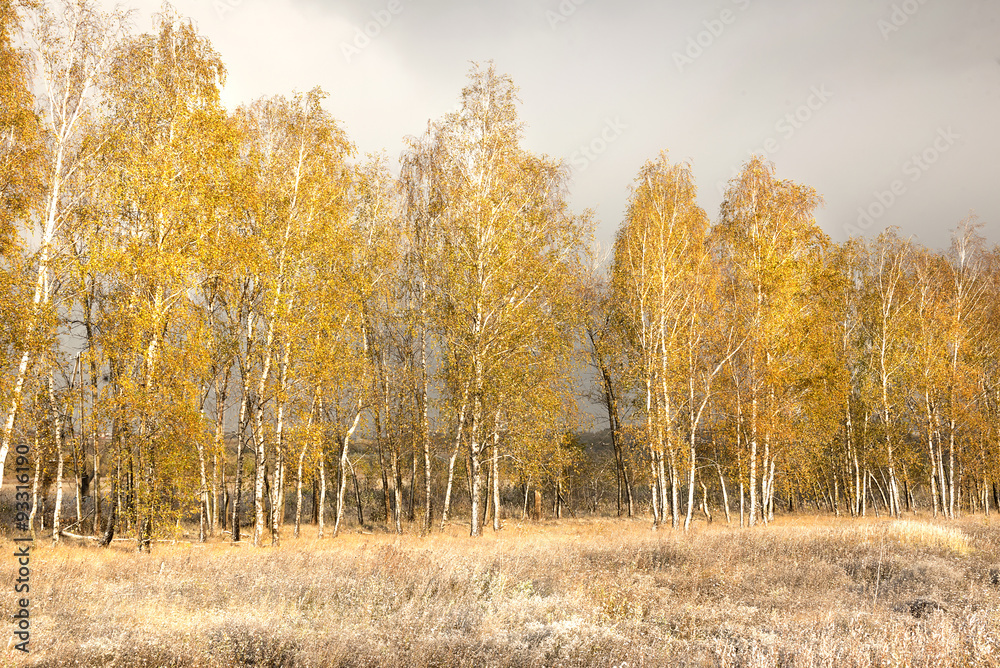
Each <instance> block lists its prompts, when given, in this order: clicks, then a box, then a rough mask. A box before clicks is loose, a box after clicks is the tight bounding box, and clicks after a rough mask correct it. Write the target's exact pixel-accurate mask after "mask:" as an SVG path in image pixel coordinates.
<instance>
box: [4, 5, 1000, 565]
mask: <svg viewBox="0 0 1000 668" xmlns="http://www.w3.org/2000/svg"><path fill="white" fill-rule="evenodd" d="M0 61H2V63H3V67H2V69H0V71H2V75H0V77H2V80H0V96H2V100H3V104H2V107H0V136H2V138H3V139H2V143H0V187H2V191H0V250H2V266H0V281H2V282H3V285H2V289H0V294H2V295H3V299H2V301H0V311H2V316H3V317H2V322H3V323H4V324H3V326H2V327H0V346H2V347H3V350H4V355H3V358H2V367H0V374H2V376H0V402H2V403H0V409H2V411H3V412H2V415H0V419H2V420H3V423H2V425H0V427H2V433H0V438H2V440H0V471H2V467H4V466H5V465H6V466H7V467H8V468H9V467H10V466H11V460H12V458H15V457H16V458H17V465H18V467H22V466H28V467H30V468H31V469H32V470H33V471H34V475H33V476H32V480H33V489H32V494H31V502H30V512H26V513H25V515H26V517H24V518H19V522H18V523H19V525H21V526H22V528H24V529H27V530H31V531H33V532H34V531H42V530H45V528H47V529H49V530H51V535H52V537H53V539H54V540H56V541H58V540H59V539H60V536H64V535H84V534H86V535H92V536H95V537H96V538H97V539H98V540H99V541H100V542H102V543H103V544H105V545H106V544H108V543H109V542H110V541H111V540H112V539H113V538H114V536H116V535H119V536H124V537H128V538H129V539H130V540H134V541H136V543H137V545H138V546H139V548H140V549H147V550H148V549H149V547H150V544H151V542H152V541H153V540H155V539H156V538H157V537H162V536H167V535H175V534H176V532H177V530H178V527H180V526H181V522H188V521H191V520H196V521H197V523H198V525H199V535H200V538H201V539H203V540H204V539H205V538H206V537H208V536H210V535H213V534H219V533H223V532H224V533H226V535H228V536H229V538H230V539H231V540H234V541H238V540H241V539H243V538H244V537H246V538H249V539H251V540H252V541H253V543H254V544H255V545H261V544H264V543H266V542H270V543H274V542H277V541H278V540H279V538H280V536H281V535H282V531H283V528H284V527H285V525H286V524H290V525H292V529H291V530H292V531H293V533H294V535H299V533H300V531H301V530H302V524H303V522H304V521H308V520H309V519H310V515H311V519H312V521H313V522H314V523H315V524H316V525H317V527H316V530H317V531H318V535H319V536H321V537H322V536H323V535H324V532H327V531H328V532H329V533H332V535H334V536H336V535H337V533H338V532H339V531H341V530H342V529H343V527H344V526H345V524H346V523H347V522H348V517H347V514H348V513H347V508H348V507H349V506H350V505H352V503H353V505H354V506H355V509H356V511H357V514H358V518H357V519H358V521H359V522H360V523H362V524H364V523H365V513H366V512H367V514H368V517H369V519H372V518H375V517H378V518H379V519H380V521H383V522H385V524H386V525H387V526H389V527H390V528H391V529H393V530H395V531H402V527H403V522H404V520H405V521H410V522H414V523H418V524H419V526H420V527H421V528H422V529H423V530H424V531H430V530H431V529H432V528H433V527H435V526H442V527H443V526H444V525H446V524H447V523H448V522H449V521H453V520H454V516H455V514H456V512H458V511H461V513H462V514H463V515H464V516H465V517H467V518H468V522H469V526H470V532H471V533H472V534H473V535H478V534H480V533H481V532H482V531H483V527H484V525H486V524H488V523H490V522H492V525H493V528H494V529H495V530H499V529H500V528H501V522H502V518H503V514H504V512H505V509H504V506H505V505H506V506H507V510H506V512H516V511H515V510H514V509H513V507H512V504H516V505H521V512H522V514H525V513H527V509H528V507H529V501H530V500H531V499H530V492H531V491H532V490H544V491H545V494H546V497H547V498H551V499H552V504H553V511H554V512H555V513H556V515H557V516H558V515H561V514H562V513H563V509H564V508H566V507H568V508H569V509H570V510H572V508H573V507H574V504H576V503H583V502H584V501H583V500H584V499H587V501H586V503H587V504H588V505H589V507H590V508H591V509H592V510H593V511H597V510H599V508H600V499H602V498H604V495H605V492H606V491H607V490H608V489H609V488H611V487H613V494H612V493H610V492H609V493H608V494H607V495H606V496H607V497H608V498H610V497H611V496H614V497H615V502H614V503H615V510H616V512H617V513H618V514H619V515H625V514H627V515H629V516H631V515H633V514H637V513H641V512H645V511H647V510H648V512H649V513H650V514H651V516H652V519H653V522H654V524H655V525H660V524H665V523H667V522H669V523H670V525H671V526H680V525H683V527H684V528H688V527H689V526H690V524H691V522H692V518H693V514H694V512H695V510H696V509H697V508H698V506H699V497H700V506H701V510H702V512H704V514H705V515H706V516H710V512H711V511H710V503H711V504H712V505H714V506H716V507H719V506H721V507H722V508H723V509H724V510H725V514H726V518H727V520H730V519H731V518H730V512H731V504H735V503H736V501H735V496H737V495H738V497H739V502H738V503H739V509H740V521H741V523H746V524H748V525H751V526H752V525H754V524H756V523H758V522H767V521H769V520H770V519H771V518H772V517H773V514H774V511H775V505H776V503H777V504H778V505H779V506H781V505H782V504H784V505H786V506H788V507H789V508H794V507H795V506H796V505H801V504H803V503H815V504H825V505H827V506H828V507H829V508H830V510H831V511H834V512H838V513H839V512H849V513H850V514H852V515H864V514H866V513H867V512H869V510H872V511H874V512H886V513H889V514H892V515H895V516H899V515H901V514H902V513H903V512H905V511H906V510H909V509H912V508H913V507H914V506H915V505H916V504H922V505H925V506H928V507H929V508H932V509H933V510H932V512H933V513H934V514H939V513H940V514H943V515H945V516H948V517H952V516H954V515H955V514H957V513H959V512H962V511H963V509H967V510H977V509H982V510H984V511H986V512H988V511H989V508H990V503H991V499H992V503H993V504H994V505H996V503H997V499H996V495H997V490H996V474H997V471H996V461H997V454H998V453H997V447H998V441H1000V434H998V424H1000V423H998V420H997V412H998V410H1000V378H998V368H997V343H998V335H1000V318H998V314H997V308H998V306H997V305H998V303H1000V299H998V298H997V297H998V295H997V291H998V288H1000V282H998V252H997V250H996V249H992V250H991V249H988V248H987V247H986V245H985V242H984V241H983V239H982V238H981V236H980V235H979V232H978V230H979V229H980V225H979V224H978V223H977V222H976V221H975V220H974V219H971V218H970V219H969V220H966V221H963V222H962V223H960V224H959V225H958V227H957V228H956V229H955V232H954V241H953V244H952V247H951V248H950V249H949V250H947V251H931V250H927V249H924V248H921V247H919V246H917V245H915V244H914V243H913V242H911V241H909V240H905V239H901V238H900V237H899V236H898V235H897V233H896V232H895V231H893V230H888V231H886V232H884V233H883V234H881V235H880V236H879V237H878V238H877V239H875V240H871V241H865V240H863V239H852V240H849V241H848V242H846V243H843V244H833V243H831V241H830V240H829V238H828V237H827V236H826V235H825V234H824V233H823V232H822V230H820V229H819V227H818V226H817V225H816V223H815V220H814V216H813V212H814V210H815V208H816V207H817V206H819V205H820V203H821V198H820V197H819V196H818V195H817V193H816V192H815V191H814V190H813V189H812V188H809V187H806V186H803V185H799V184H796V183H794V182H791V181H787V180H778V179H777V177H776V176H775V173H774V167H773V165H771V164H770V163H767V162H766V161H764V160H763V159H761V158H753V159H751V160H750V161H748V162H747V163H746V165H744V168H743V170H742V172H741V174H740V175H739V176H737V177H736V178H734V179H733V180H732V181H731V182H730V183H729V186H728V189H727V191H726V193H725V197H724V201H723V204H722V206H721V209H720V212H719V216H718V218H717V220H716V221H715V222H714V223H712V222H711V221H710V220H709V217H708V215H707V214H706V213H705V212H704V211H703V210H702V209H701V208H700V207H699V206H698V204H697V201H696V187H695V183H694V179H693V176H692V174H691V170H690V166H689V165H686V164H674V163H671V162H670V161H669V159H668V157H667V155H666V153H661V154H660V155H659V156H658V157H656V158H654V159H653V160H651V161H650V162H648V163H647V164H646V165H645V166H644V167H643V168H642V170H641V171H640V173H639V175H638V176H637V177H636V180H635V182H634V183H633V185H632V188H631V197H630V201H629V207H628V211H627V213H626V215H625V219H624V220H623V222H622V224H621V226H620V228H619V230H618V233H617V236H616V239H615V243H614V248H613V251H612V253H611V255H610V257H609V258H607V261H606V262H602V261H601V260H602V258H597V257H595V256H594V251H593V244H592V230H593V220H592V216H591V214H590V213H589V212H585V213H583V214H577V213H574V212H573V211H571V209H570V207H569V205H568V203H567V197H568V193H569V185H570V171H569V170H568V168H567V167H566V165H565V164H564V163H563V162H562V161H560V160H557V159H553V158H550V157H548V156H544V155H536V154H534V153H532V152H531V151H529V150H527V149H526V148H525V147H524V146H523V145H522V125H521V122H520V120H519V118H518V111H517V109H518V104H519V100H518V97H517V89H516V87H515V86H514V84H513V82H512V81H511V80H510V78H509V77H508V76H505V75H503V74H500V73H498V72H497V71H496V70H495V68H494V67H493V65H492V64H486V65H478V64H476V65H473V66H472V68H471V69H470V72H469V75H468V81H467V83H466V85H465V87H464V88H463V89H462V91H461V104H460V106H459V108H458V109H457V110H456V111H454V112H452V113H449V114H446V115H445V116H443V117H442V118H440V119H437V120H436V121H432V122H429V123H428V126H427V128H426V131H425V132H423V133H422V134H419V135H416V136H411V137H407V138H406V141H405V149H404V151H403V154H402V155H401V157H400V162H399V170H398V173H395V171H394V170H393V169H392V168H391V166H390V164H389V161H388V160H387V159H386V158H385V157H384V156H381V155H368V156H363V157H359V156H357V155H356V150H355V147H354V146H353V144H352V143H351V141H350V139H349V138H348V137H347V135H346V134H345V133H344V131H343V129H342V128H341V127H340V125H339V124H338V123H337V121H336V120H335V119H334V118H333V117H332V116H331V115H330V113H329V112H328V111H327V110H326V109H325V108H324V106H323V100H324V98H325V94H324V93H323V91H322V90H320V89H318V88H317V89H313V90H311V91H308V92H301V93H294V94H291V95H287V96H282V95H276V96H271V97H264V98H261V99H258V100H256V101H254V102H251V103H248V104H245V105H242V106H240V107H239V108H237V109H235V110H232V111H230V110H227V109H225V108H224V107H223V106H222V104H221V103H220V99H219V95H220V88H221V86H222V85H223V83H224V80H225V67H224V65H223V62H222V59H221V57H220V56H219V54H217V53H216V52H215V51H214V50H213V48H212V46H211V44H210V43H209V41H208V40H207V39H206V38H205V37H204V36H202V35H200V34H199V33H198V31H197V29H196V28H195V26H194V25H193V24H192V22H191V21H189V20H186V19H184V18H182V17H180V16H178V15H177V14H176V12H175V11H174V10H173V9H172V8H170V7H169V5H165V6H164V8H163V11H162V13H161V14H159V15H158V17H157V19H156V26H155V28H154V30H153V31H152V32H150V33H148V34H133V33H132V32H131V31H130V30H129V28H128V17H127V15H125V14H122V13H114V12H112V13H107V12H104V11H102V10H101V9H100V8H99V7H98V5H97V4H96V2H94V1H93V0H60V1H59V2H55V3H52V4H47V5H39V4H36V3H28V2H17V1H15V0H0ZM588 369H589V371H588ZM592 381H593V382H592ZM585 395H586V396H590V397H591V398H593V399H596V400H597V401H598V402H599V403H600V405H601V406H603V409H604V410H605V411H606V415H607V423H608V429H607V439H608V440H609V441H610V443H608V445H607V447H604V446H595V445H593V444H591V445H590V446H587V445H586V444H584V443H583V442H582V441H581V439H580V438H578V437H577V436H576V435H575V434H574V431H575V430H579V428H580V424H581V419H580V413H581V407H580V401H581V400H582V399H583V398H584V396H585ZM22 451H24V452H28V453H30V454H28V455H22V454H20V453H21V452H22ZM21 458H23V461H22V459H21ZM8 473H9V472H8ZM2 477H3V476H2V475H0V478H2ZM8 478H9V474H8ZM407 478H408V480H407ZM69 480H72V481H73V483H74V484H73V485H72V486H71V488H73V489H75V497H76V498H75V505H76V512H75V521H74V522H73V523H69V522H70V520H71V519H74V518H72V517H71V518H66V517H63V507H64V505H65V504H64V499H63V498H62V494H63V488H64V484H63V483H64V482H68V481H69ZM362 481H363V482H364V485H363V486H362ZM50 486H52V487H54V491H55V501H54V504H53V506H52V507H51V508H46V503H47V501H48V488H49V487H50ZM362 487H364V493H363V491H362ZM349 488H351V489H350V490H349ZM737 489H738V490H739V491H738V492H737V491H736V490H737ZM522 494H523V496H521V495H522ZM351 495H353V497H354V498H353V499H351V498H350V496H351ZM515 495H518V496H517V500H514V501H512V499H513V497H514V496H515ZM730 495H732V496H733V497H734V498H733V499H732V501H731V499H730ZM537 498H538V497H537V494H536V501H535V502H534V503H532V504H530V505H532V507H535V509H536V511H537V510H539V508H537V505H536V504H538V503H539V501H537ZM327 509H329V512H330V517H329V518H328V517H327ZM21 519H23V522H22V521H21ZM328 520H329V521H330V522H331V523H332V529H327V522H328ZM46 522H47V523H48V524H47V526H46ZM244 531H245V532H246V535H245V536H244ZM74 532H76V533H74Z"/></svg>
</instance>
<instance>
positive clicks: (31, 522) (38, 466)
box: [28, 429, 44, 540]
mask: <svg viewBox="0 0 1000 668" xmlns="http://www.w3.org/2000/svg"><path fill="white" fill-rule="evenodd" d="M32 452H34V453H35V478H34V480H32V481H31V514H30V515H28V527H29V528H30V529H31V539H32V540H35V538H36V536H35V514H36V512H37V510H38V485H39V484H40V483H41V481H42V459H43V458H44V457H43V455H42V452H41V450H40V449H39V439H38V430H37V429H36V430H35V447H34V450H32Z"/></svg>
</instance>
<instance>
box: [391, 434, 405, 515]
mask: <svg viewBox="0 0 1000 668" xmlns="http://www.w3.org/2000/svg"><path fill="white" fill-rule="evenodd" d="M390 447H391V448H392V450H391V453H390V460H391V464H392V479H393V481H394V482H395V485H394V486H393V487H394V488H393V498H394V501H395V503H393V521H394V523H395V525H396V533H397V534H401V533H403V480H402V473H401V471H400V467H399V445H398V444H394V445H392V446H390Z"/></svg>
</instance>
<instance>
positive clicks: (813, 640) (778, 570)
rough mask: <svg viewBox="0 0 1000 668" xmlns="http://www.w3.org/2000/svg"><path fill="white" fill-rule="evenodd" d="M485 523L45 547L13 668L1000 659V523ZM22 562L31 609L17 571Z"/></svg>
mask: <svg viewBox="0 0 1000 668" xmlns="http://www.w3.org/2000/svg"><path fill="white" fill-rule="evenodd" d="M309 529H312V527H309ZM464 533H465V528H464V527H460V526H457V525H456V526H454V527H452V528H451V529H450V530H449V531H448V532H447V533H446V534H443V535H442V534H435V535H432V536H430V537H420V536H418V535H404V536H401V537H397V536H395V535H392V534H382V533H375V534H361V533H354V534H347V535H342V536H341V537H339V538H337V539H325V540H323V541H316V540H313V539H305V538H303V539H300V540H298V541H296V540H286V541H285V542H284V543H283V544H282V545H281V546H280V547H278V548H265V549H258V550H255V549H253V548H250V547H247V546H246V545H243V546H235V547H234V546H232V545H230V544H227V543H222V542H215V543H209V544H207V545H192V544H189V543H178V544H173V545H172V544H162V543H161V544H157V545H156V547H155V548H154V550H153V553H152V554H151V555H144V554H137V553H135V552H134V551H133V550H132V548H131V545H130V544H127V543H116V544H115V546H114V547H112V548H111V549H108V550H101V549H98V548H95V547H91V546H74V545H68V544H67V545H63V546H60V547H58V548H52V547H48V546H44V547H42V546H40V547H39V548H38V549H36V550H35V552H34V554H33V557H32V564H31V565H32V575H31V578H32V581H31V587H32V590H31V601H32V611H31V614H32V627H31V630H32V639H31V648H32V652H31V654H30V655H29V656H28V660H27V662H26V663H25V660H24V658H23V655H22V654H20V653H17V652H13V651H12V649H11V647H10V646H9V645H8V647H7V649H6V650H5V652H4V654H3V659H2V661H3V662H5V663H4V665H29V666H108V667H110V666H227V667H235V666H418V667H419V666H617V667H621V666H626V665H627V666H629V667H630V668H634V667H637V666H744V667H751V666H754V667H756V666H760V667H763V666H796V667H798V666H802V667H805V666H837V667H841V666H844V667H847V666H984V667H986V666H997V665H1000V612H998V611H1000V570H998V569H1000V526H998V525H997V524H993V525H991V524H990V523H989V522H988V521H987V520H986V519H985V518H983V517H981V516H980V517H976V518H969V519H966V520H962V521H957V522H953V523H947V524H945V523H930V522H927V521H923V520H916V519H910V520H904V521H897V522H893V521H887V520H864V521H854V520H848V519H839V520H838V519H834V518H824V517H819V518H815V517H804V516H799V517H786V518H779V519H778V521H777V522H775V523H773V524H772V525H771V526H769V527H767V528H755V529H753V530H742V531H741V530H739V529H732V528H727V527H726V526H725V525H719V524H718V523H717V524H715V525H712V526H705V525H700V526H698V527H697V528H696V529H695V530H694V531H692V533H690V534H688V535H685V534H683V533H681V532H672V531H670V530H661V531H659V532H655V533H654V532H652V531H650V528H649V525H648V524H646V523H645V522H641V521H631V522H630V521H616V520H601V519H594V520H564V521H560V522H558V523H554V522H553V523H540V524H535V523H525V524H519V523H516V522H509V523H508V524H507V526H506V529H505V530H504V531H502V532H500V533H498V534H492V532H489V531H487V535H486V536H485V537H483V538H482V539H480V540H474V539H471V538H469V537H467V536H465V535H464ZM3 549H4V551H5V553H6V554H11V552H12V549H13V548H12V544H11V543H10V542H9V541H5V544H4V545H3ZM8 558H9V559H11V561H13V559H12V558H11V557H8ZM2 572H3V582H2V590H3V592H4V594H3V605H4V606H5V608H4V609H5V610H8V611H12V610H14V594H13V579H14V576H13V574H12V568H8V567H5V568H4V569H3V570H2ZM10 614H11V613H8V619H9V618H10Z"/></svg>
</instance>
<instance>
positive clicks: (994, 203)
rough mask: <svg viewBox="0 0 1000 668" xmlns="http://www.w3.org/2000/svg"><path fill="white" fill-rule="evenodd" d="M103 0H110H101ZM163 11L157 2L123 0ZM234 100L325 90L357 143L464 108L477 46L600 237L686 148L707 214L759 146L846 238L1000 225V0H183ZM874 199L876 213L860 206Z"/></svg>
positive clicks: (367, 144)
mask: <svg viewBox="0 0 1000 668" xmlns="http://www.w3.org/2000/svg"><path fill="white" fill-rule="evenodd" d="M107 4H108V5H109V6H110V5H112V4H114V3H113V2H110V1H108V2H107ZM124 4H125V6H129V7H135V8H137V10H138V11H137V13H136V15H135V21H134V22H135V27H136V29H137V30H139V31H146V30H149V29H150V28H151V20H150V15H151V12H152V11H155V10H157V9H158V8H159V2H156V1H153V0H132V1H131V2H125V3H124ZM174 6H175V7H176V8H177V10H178V11H179V12H180V13H181V14H183V15H186V16H190V17H191V18H193V19H194V20H195V22H196V24H197V27H198V28H199V30H200V31H201V32H202V33H203V34H205V35H206V36H207V37H208V38H209V39H211V40H212V42H213V44H214V46H215V48H216V49H217V50H218V51H219V52H220V53H221V55H222V57H223V60H224V61H225V63H226V65H227V68H228V70H229V77H228V82H227V84H226V88H225V90H224V93H223V99H224V101H225V102H226V104H227V106H229V107H230V108H232V107H235V106H237V105H238V104H241V103H243V102H248V101H250V100H253V99H255V98H257V97H259V96H261V95H271V94H275V93H282V94H288V93H291V92H292V91H294V90H307V89H310V88H312V87H313V86H316V85H319V86H322V87H323V88H324V89H325V90H326V91H327V92H328V93H329V95H330V96H329V98H328V100H327V104H326V106H327V108H328V110H329V111H330V112H331V113H332V114H333V115H334V116H335V117H336V118H338V119H339V120H340V121H341V122H342V124H343V126H344V128H345V129H346V130H347V132H348V133H349V135H350V137H351V139H352V140H353V141H354V143H355V144H356V146H357V148H358V150H359V151H360V152H361V153H362V154H363V153H368V152H378V151H382V150H384V151H386V153H387V154H388V155H389V157H390V158H391V159H393V160H395V159H396V158H398V156H399V153H400V150H401V149H402V138H403V137H404V136H406V135H411V134H419V133H420V132H422V131H423V130H424V129H425V128H426V125H427V121H428V120H430V119H437V118H439V117H440V116H442V115H443V114H444V113H446V112H448V111H450V110H452V109H454V108H456V106H457V103H458V98H459V92H460V90H461V88H462V86H463V85H464V83H465V81H466V75H467V72H468V70H469V63H470V61H486V60H491V59H492V60H493V61H494V62H495V64H496V67H497V69H498V70H500V71H501V72H505V73H507V74H509V75H510V76H511V77H512V78H513V80H514V82H515V84H517V85H518V86H519V87H520V96H521V100H522V105H521V118H522V120H523V121H524V122H525V124H526V128H525V137H524V143H525V145H526V147H527V148H529V149H531V150H533V151H535V152H538V153H546V154H548V155H550V156H553V157H558V158H562V159H564V160H566V162H567V163H568V164H570V165H572V166H573V167H574V179H573V184H572V203H573V206H574V207H575V208H576V209H578V210H582V209H584V208H593V209H594V210H595V211H596V214H597V220H598V229H597V239H598V241H599V243H601V245H602V247H604V248H607V247H608V246H609V244H610V242H611V241H612V240H613V237H614V232H615V230H616V229H617V227H618V224H619V223H620V221H621V218H622V215H623V212H624V209H625V206H626V202H627V199H628V189H629V185H630V184H631V182H632V180H633V178H634V177H635V175H636V174H637V173H638V171H639V168H640V167H641V166H642V164H643V163H644V162H645V161H646V160H649V159H650V158H653V157H655V156H656V155H657V153H658V152H659V151H660V150H664V149H665V150H668V151H669V153H670V158H671V159H672V160H673V161H690V162H691V164H692V165H693V168H694V174H695V177H696V178H697V182H698V186H699V190H700V194H699V202H700V203H701V205H702V206H703V207H704V208H705V210H706V211H707V212H708V214H709V216H710V217H711V218H712V219H713V220H714V219H715V218H716V216H717V214H718V209H719V203H720V200H721V188H722V187H723V185H724V183H725V181H726V180H727V179H729V178H730V177H731V176H732V175H733V172H734V171H735V170H737V169H738V168H739V167H740V165H741V164H742V163H743V162H744V161H745V160H746V159H747V157H748V156H749V155H750V153H751V152H756V153H762V154H765V155H767V157H768V158H769V159H771V160H773V161H774V163H775V165H776V168H777V174H778V176H779V178H788V179H792V180H794V181H797V182H799V183H802V184H806V185H809V186H812V187H814V188H815V189H816V190H817V191H818V192H819V193H820V194H821V195H823V197H824V199H825V206H824V207H823V208H822V209H821V210H820V211H818V212H817V220H818V221H819V223H820V225H821V226H822V227H823V229H824V230H825V231H826V232H827V233H828V234H829V235H830V236H831V237H832V238H833V240H834V241H841V240H843V239H845V238H846V237H847V236H848V234H849V233H853V234H857V233H862V232H863V233H864V234H866V235H875V234H878V232H880V231H881V230H883V229H885V227H887V226H889V225H896V226H898V227H899V228H901V231H902V234H903V235H904V236H911V235H912V236H914V237H915V238H916V240H917V241H918V242H920V243H922V244H925V245H928V246H932V247H939V248H943V247H946V246H947V245H948V243H949V231H950V230H951V229H952V228H953V227H954V226H955V225H956V223H958V222H959V221H960V220H962V219H963V218H965V217H966V216H967V215H968V214H969V212H970V210H971V211H974V212H975V213H976V214H978V216H979V217H980V219H981V221H982V222H983V223H984V226H985V227H984V234H985V235H986V237H987V239H988V240H989V241H990V242H992V243H997V242H1000V165H998V149H1000V0H896V1H892V0H840V1H838V2H832V1H830V0H708V1H695V0H683V1H682V0H676V1H663V2H621V1H619V2H611V1H610V0H561V1H560V0H542V1H539V2H528V1H527V0H504V1H503V2H486V1H485V0H468V1H466V2H445V1H443V0H356V1H353V2H346V1H339V0H176V2H175V3H174ZM863 214H865V215H863Z"/></svg>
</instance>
